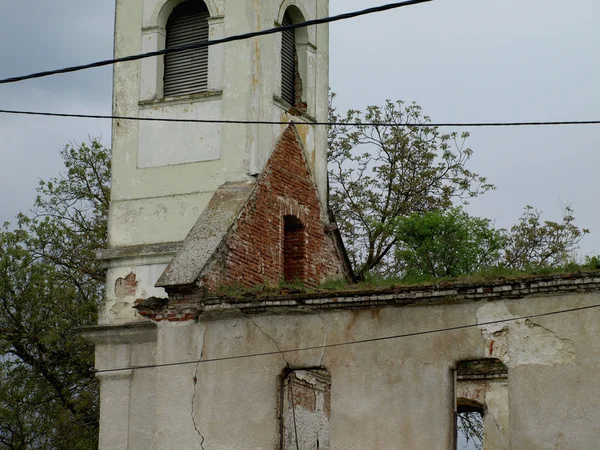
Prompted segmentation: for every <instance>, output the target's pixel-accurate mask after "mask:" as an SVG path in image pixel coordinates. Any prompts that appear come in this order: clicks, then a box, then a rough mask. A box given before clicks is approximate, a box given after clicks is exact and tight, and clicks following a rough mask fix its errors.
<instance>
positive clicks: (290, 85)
mask: <svg viewBox="0 0 600 450" xmlns="http://www.w3.org/2000/svg"><path fill="white" fill-rule="evenodd" d="M292 24H293V22H292V18H291V17H290V15H289V12H287V11H286V13H285V15H284V16H283V22H282V25H283V26H284V27H286V26H289V25H292ZM281 35H282V37H281V98H282V99H283V100H285V101H286V102H288V103H289V104H290V105H292V106H296V83H297V78H299V77H298V54H297V52H296V33H295V30H287V31H284V32H283V33H281Z"/></svg>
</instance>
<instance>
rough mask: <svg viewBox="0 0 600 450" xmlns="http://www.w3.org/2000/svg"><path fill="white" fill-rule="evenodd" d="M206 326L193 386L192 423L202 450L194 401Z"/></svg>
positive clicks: (202, 438)
mask: <svg viewBox="0 0 600 450" xmlns="http://www.w3.org/2000/svg"><path fill="white" fill-rule="evenodd" d="M206 328H207V327H206V326H205V327H204V333H203V334H202V348H201V349H200V358H198V362H197V363H196V370H195V371H194V379H193V382H194V384H193V386H192V423H193V424H194V430H196V433H197V434H198V436H200V439H201V440H200V448H201V449H202V450H205V449H204V436H203V435H202V433H200V430H199V429H198V424H197V423H196V411H195V406H194V400H195V398H196V383H197V382H198V369H199V368H200V361H202V356H203V355H204V346H205V343H206Z"/></svg>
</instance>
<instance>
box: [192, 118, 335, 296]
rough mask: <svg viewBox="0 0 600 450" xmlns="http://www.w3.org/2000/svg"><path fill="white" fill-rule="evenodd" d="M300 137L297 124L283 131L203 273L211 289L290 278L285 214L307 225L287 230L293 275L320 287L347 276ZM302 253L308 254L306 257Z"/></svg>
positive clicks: (274, 281)
mask: <svg viewBox="0 0 600 450" xmlns="http://www.w3.org/2000/svg"><path fill="white" fill-rule="evenodd" d="M298 139H299V138H298V135H297V133H296V130H295V127H293V126H290V127H288V128H287V129H286V130H285V132H284V133H283V135H282V137H281V139H280V141H279V143H278V144H277V146H276V148H275V150H274V151H273V154H272V155H271V158H270V159H269V161H268V163H267V166H266V167H265V170H264V172H263V173H262V174H261V176H260V177H259V179H258V181H257V187H256V190H255V192H254V194H253V195H252V197H251V198H250V200H249V202H248V203H247V204H246V206H245V207H244V209H243V210H242V213H241V215H240V217H239V219H238V221H237V223H236V225H234V227H233V229H232V230H231V232H230V233H229V236H228V237H227V240H226V243H225V248H224V251H223V252H222V254H219V255H217V257H215V258H213V262H212V263H211V265H210V266H209V269H208V271H207V272H205V274H203V276H202V281H203V284H204V285H205V286H206V287H207V288H208V289H209V290H214V289H216V288H217V287H218V286H219V285H221V284H241V285H243V286H246V287H251V286H254V285H257V284H262V283H266V284H269V285H276V284H278V283H279V282H280V281H281V280H283V279H285V278H287V277H286V274H285V272H284V266H285V264H284V261H285V258H284V241H285V240H284V236H285V223H284V217H285V216H294V217H295V218H296V219H297V220H298V221H299V222H301V224H302V226H303V227H304V229H303V230H302V231H301V232H297V233H296V234H297V235H296V236H295V237H293V236H292V234H294V232H293V231H290V232H289V236H288V237H289V239H290V241H289V245H290V250H291V249H292V247H295V248H296V253H295V254H294V255H295V256H294V255H291V254H290V255H291V256H292V261H293V262H290V266H289V274H290V277H291V278H295V277H296V276H298V278H300V279H301V281H303V282H304V283H305V284H306V285H307V286H316V285H319V284H320V283H321V282H322V281H325V280H326V279H331V278H341V277H343V276H344V275H343V270H342V263H341V260H340V258H339V257H338V254H337V252H336V250H335V247H334V244H333V241H332V239H331V237H330V236H329V235H328V234H327V233H326V232H325V228H324V227H325V223H324V221H323V219H322V218H321V204H320V202H319V197H318V193H317V190H316V187H315V184H314V182H313V180H312V178H311V175H310V172H309V169H308V166H307V163H306V159H305V156H304V152H303V150H302V147H301V145H300V143H299V140H298ZM299 239H300V241H299ZM301 240H304V242H301ZM301 253H304V255H305V256H304V257H302V258H300V257H299V255H300V254H301ZM292 266H293V267H292ZM292 274H293V275H292ZM291 278H290V279H291Z"/></svg>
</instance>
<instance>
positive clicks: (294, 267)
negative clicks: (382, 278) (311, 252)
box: [283, 216, 306, 282]
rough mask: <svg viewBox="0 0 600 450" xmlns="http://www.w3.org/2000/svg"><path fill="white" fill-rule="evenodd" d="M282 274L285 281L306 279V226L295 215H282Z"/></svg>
mask: <svg viewBox="0 0 600 450" xmlns="http://www.w3.org/2000/svg"><path fill="white" fill-rule="evenodd" d="M283 275H284V279H285V281H302V282H303V281H305V280H306V228H305V227H304V224H303V223H302V222H301V221H300V219H298V218H297V217H296V216H284V217H283Z"/></svg>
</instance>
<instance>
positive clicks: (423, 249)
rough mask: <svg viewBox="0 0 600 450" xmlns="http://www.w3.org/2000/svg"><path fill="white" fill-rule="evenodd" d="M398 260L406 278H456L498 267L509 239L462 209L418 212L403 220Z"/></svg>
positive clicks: (400, 223) (400, 226)
mask: <svg viewBox="0 0 600 450" xmlns="http://www.w3.org/2000/svg"><path fill="white" fill-rule="evenodd" d="M396 233H397V236H398V244H397V245H396V248H397V250H396V259H397V260H398V261H400V262H401V263H402V265H403V266H402V271H403V273H404V274H405V275H406V276H430V277H456V276H459V275H464V274H470V273H475V272H481V271H484V270H487V269H489V268H490V267H493V266H495V265H497V264H498V262H499V260H500V256H501V250H502V248H503V247H504V243H505V240H506V239H505V236H504V234H503V232H502V231H500V230H496V229H495V228H494V227H493V224H492V223H491V222H490V221H489V220H488V219H482V218H479V217H471V216H469V215H468V214H467V213H466V212H465V211H463V210H462V208H459V207H455V208H451V209H449V210H448V211H439V210H438V211H430V212H426V213H424V214H419V213H414V214H412V215H410V216H408V217H406V218H401V219H400V220H399V224H398V227H397V228H396Z"/></svg>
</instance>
